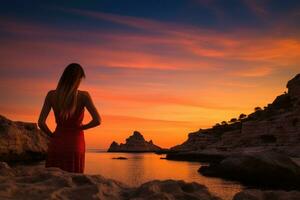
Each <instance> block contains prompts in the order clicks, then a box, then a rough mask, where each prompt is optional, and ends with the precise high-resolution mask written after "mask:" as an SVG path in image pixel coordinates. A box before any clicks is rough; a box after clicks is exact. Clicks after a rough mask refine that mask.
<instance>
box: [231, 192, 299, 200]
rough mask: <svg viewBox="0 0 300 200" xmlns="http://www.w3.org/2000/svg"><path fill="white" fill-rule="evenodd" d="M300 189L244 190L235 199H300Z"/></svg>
mask: <svg viewBox="0 0 300 200" xmlns="http://www.w3.org/2000/svg"><path fill="white" fill-rule="evenodd" d="M298 199H300V191H280V190H277V191H272V190H268V191H261V190H244V191H242V192H239V193H237V194H236V195H235V196H234V197H233V200H298Z"/></svg>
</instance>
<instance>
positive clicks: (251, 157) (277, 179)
mask: <svg viewBox="0 0 300 200" xmlns="http://www.w3.org/2000/svg"><path fill="white" fill-rule="evenodd" d="M199 172H200V173H201V174H203V175H207V176H218V177H223V178H228V179H233V180H238V181H241V182H244V183H246V184H250V185H256V186H264V187H274V188H288V189H289V188H292V189H300V166H299V165H297V164H296V163H295V162H294V161H292V160H291V159H290V158H289V157H288V156H286V155H284V154H280V153H276V152H271V151H266V152H255V153H243V154H236V155H233V156H229V157H228V158H226V159H224V160H222V161H221V162H220V163H218V164H216V163H212V164H211V165H209V166H203V167H200V169H199Z"/></svg>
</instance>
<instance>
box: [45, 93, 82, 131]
mask: <svg viewBox="0 0 300 200" xmlns="http://www.w3.org/2000/svg"><path fill="white" fill-rule="evenodd" d="M50 94H51V104H52V108H53V112H54V116H55V122H56V124H57V126H58V127H65V128H71V127H74V128H75V127H78V128H79V126H80V125H81V124H82V121H83V113H84V107H85V106H86V99H87V98H86V94H87V92H86V91H80V90H78V95H77V106H76V110H75V112H74V113H73V115H72V116H71V117H70V118H68V119H67V120H64V119H63V118H62V117H60V115H59V108H58V101H57V99H58V98H57V93H56V90H51V91H50Z"/></svg>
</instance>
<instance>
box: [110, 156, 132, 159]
mask: <svg viewBox="0 0 300 200" xmlns="http://www.w3.org/2000/svg"><path fill="white" fill-rule="evenodd" d="M112 159H117V160H127V159H128V158H126V157H122V156H120V157H114V158H112Z"/></svg>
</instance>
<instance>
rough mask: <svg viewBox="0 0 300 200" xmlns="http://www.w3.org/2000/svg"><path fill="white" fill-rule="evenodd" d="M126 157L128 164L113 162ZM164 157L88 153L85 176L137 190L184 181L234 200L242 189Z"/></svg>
mask: <svg viewBox="0 0 300 200" xmlns="http://www.w3.org/2000/svg"><path fill="white" fill-rule="evenodd" d="M120 156H122V157H126V158H128V159H127V160H118V159H112V158H114V157H120ZM161 157H163V156H162V155H156V154H153V153H139V154H134V153H107V152H91V151H88V152H86V158H85V174H101V175H103V176H105V177H107V178H113V179H116V180H119V181H122V182H123V183H126V184H127V185H130V186H138V185H140V184H142V183H144V182H147V181H150V180H153V179H159V180H163V179H182V180H185V181H188V182H192V181H195V182H198V183H200V184H204V185H206V186H207V187H208V189H209V190H210V192H212V193H214V194H215V195H217V196H219V197H221V198H223V199H224V200H231V199H232V197H233V195H234V194H235V193H237V192H239V191H241V190H242V189H243V186H241V185H240V184H238V183H236V182H232V181H225V180H222V179H218V178H209V177H205V176H202V175H201V174H199V173H198V172H197V170H198V169H199V167H200V166H201V164H200V163H197V162H185V161H170V160H165V159H160V158H161Z"/></svg>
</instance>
